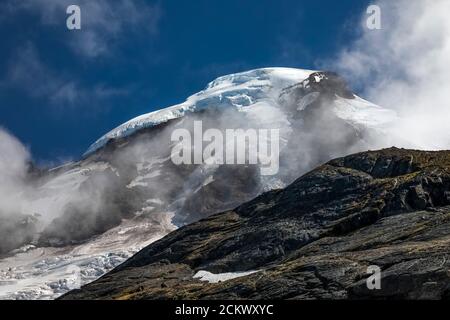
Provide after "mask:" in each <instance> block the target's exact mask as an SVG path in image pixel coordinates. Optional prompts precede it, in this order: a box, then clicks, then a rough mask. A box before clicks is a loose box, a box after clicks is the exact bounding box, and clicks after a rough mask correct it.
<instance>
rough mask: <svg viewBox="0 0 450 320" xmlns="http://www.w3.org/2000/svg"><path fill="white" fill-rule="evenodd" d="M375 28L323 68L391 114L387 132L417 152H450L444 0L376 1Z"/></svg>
mask: <svg viewBox="0 0 450 320" xmlns="http://www.w3.org/2000/svg"><path fill="white" fill-rule="evenodd" d="M377 4H378V5H379V6H380V8H381V22H382V29H381V30H369V29H367V28H366V19H367V17H368V15H364V16H363V21H362V33H361V35H360V37H359V38H358V39H357V40H356V41H355V42H354V43H353V44H352V45H350V46H349V47H347V48H346V49H345V50H343V51H342V52H341V53H340V54H339V55H338V57H337V59H336V60H335V61H334V62H333V63H329V64H328V65H327V67H328V68H330V69H334V70H336V71H337V72H338V73H340V74H341V75H342V76H343V77H344V78H346V79H347V80H348V81H350V82H351V83H352V84H353V85H354V86H355V87H356V86H359V87H362V88H363V91H364V94H363V96H364V97H365V98H367V99H368V100H370V101H372V102H374V103H377V104H379V105H381V106H383V107H386V108H391V109H394V110H396V111H397V112H398V113H399V116H400V119H401V120H400V122H399V123H395V124H394V126H393V128H391V129H392V131H393V132H394V133H395V135H396V138H397V139H396V140H395V141H396V142H395V144H396V145H397V146H400V145H403V144H404V143H403V142H402V140H403V139H405V140H408V141H412V142H413V143H414V144H415V146H416V147H417V148H420V149H448V148H450V130H449V124H450V19H449V17H448V15H449V12H450V1H447V0H415V1H408V0H396V1H389V0H381V1H378V2H377Z"/></svg>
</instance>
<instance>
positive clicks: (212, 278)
mask: <svg viewBox="0 0 450 320" xmlns="http://www.w3.org/2000/svg"><path fill="white" fill-rule="evenodd" d="M260 271H261V270H254V271H244V272H226V273H217V274H214V273H211V272H209V271H205V270H200V271H198V272H197V273H196V274H195V275H194V276H193V278H194V279H199V280H200V281H208V282H209V283H219V282H222V281H227V280H232V279H236V278H240V277H245V276H249V275H251V274H253V273H257V272H260Z"/></svg>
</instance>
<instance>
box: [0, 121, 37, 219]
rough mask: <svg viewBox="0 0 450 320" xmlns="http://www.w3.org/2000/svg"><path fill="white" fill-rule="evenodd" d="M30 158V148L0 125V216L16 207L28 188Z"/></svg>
mask: <svg viewBox="0 0 450 320" xmlns="http://www.w3.org/2000/svg"><path fill="white" fill-rule="evenodd" d="M29 160H30V154H29V152H28V150H27V149H26V148H25V147H24V146H23V145H22V144H21V143H20V141H19V140H17V139H16V138H15V137H13V136H12V135H11V134H9V133H8V132H7V131H5V130H4V129H2V128H1V127H0V179H1V183H0V208H1V210H0V217H1V215H2V214H3V213H4V212H8V211H13V210H14V209H15V208H16V205H17V203H18V200H19V198H20V194H21V193H22V192H23V191H24V189H26V184H25V178H26V174H27V166H28V161H29ZM19 203H20V202H19Z"/></svg>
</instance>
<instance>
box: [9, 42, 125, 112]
mask: <svg viewBox="0 0 450 320" xmlns="http://www.w3.org/2000/svg"><path fill="white" fill-rule="evenodd" d="M13 56H14V59H11V61H10V62H9V64H8V70H7V73H6V76H5V78H4V79H3V81H2V83H3V85H4V86H6V87H10V88H16V89H19V90H22V91H23V92H25V93H26V94H28V95H29V96H30V97H32V98H46V99H48V101H49V102H50V103H51V104H52V105H53V106H59V107H63V106H64V107H67V106H75V105H82V104H83V102H91V103H92V102H93V101H94V100H98V99H106V98H110V97H112V96H117V95H124V94H127V93H128V91H127V90H126V89H121V88H111V87H108V86H106V85H104V84H98V85H95V86H93V87H92V88H87V87H86V86H83V85H81V84H80V83H79V82H78V81H77V80H75V79H73V78H72V77H70V76H68V75H65V74H64V73H61V72H56V71H55V70H52V69H51V68H49V67H48V66H47V65H45V64H44V63H43V61H42V59H41V57H40V55H39V53H38V51H37V50H36V48H35V46H34V45H33V44H32V43H31V42H28V43H26V44H25V45H24V46H22V47H19V48H17V50H16V52H14V55H13Z"/></svg>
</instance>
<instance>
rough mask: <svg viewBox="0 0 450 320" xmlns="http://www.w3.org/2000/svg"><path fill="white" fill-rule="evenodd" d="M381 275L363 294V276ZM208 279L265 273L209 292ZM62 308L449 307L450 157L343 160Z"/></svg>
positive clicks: (158, 251) (177, 241)
mask: <svg viewBox="0 0 450 320" xmlns="http://www.w3.org/2000/svg"><path fill="white" fill-rule="evenodd" d="M370 265H377V266H379V267H380V268H381V269H382V280H381V290H368V289H367V286H366V278H367V277H368V276H369V274H367V267H368V266H370ZM199 270H207V271H210V272H213V273H224V272H235V271H246V270H260V271H259V272H257V273H254V274H252V275H249V276H246V277H241V278H236V279H233V280H228V281H224V282H219V283H216V284H210V283H208V282H202V281H199V280H196V279H193V275H194V274H195V273H196V272H197V271H199ZM62 298H63V299H361V298H381V299H385V298H397V299H450V151H441V152H423V151H412V150H403V149H395V148H391V149H386V150H381V151H373V152H364V153H360V154H355V155H351V156H347V157H344V158H339V159H336V160H333V161H330V162H328V163H327V164H324V165H322V166H320V167H318V168H317V169H315V170H313V171H311V172H309V173H307V174H306V175H304V176H302V177H301V178H299V179H297V180H296V181H295V182H294V183H292V184H291V185H290V186H289V187H287V188H285V189H283V190H276V191H272V192H268V193H265V194H263V195H261V196H259V197H257V198H256V199H254V200H252V201H250V202H248V203H245V204H244V205H241V206H239V207H238V208H236V209H235V210H232V211H227V212H223V213H220V214H216V215H214V216H211V217H209V218H207V219H204V220H201V221H199V222H196V223H193V224H191V225H188V226H186V227H183V228H181V229H179V230H177V231H175V232H173V233H171V234H169V235H168V236H166V237H165V238H163V239H161V240H160V241H158V242H155V243H153V244H152V245H150V246H148V247H147V248H145V249H144V250H142V251H141V252H139V253H138V254H136V255H135V256H134V257H132V258H131V259H129V260H128V261H127V262H125V263H124V264H122V265H120V266H119V267H117V268H116V269H115V270H113V271H112V272H110V273H108V274H107V275H105V276H103V277H102V278H101V279H99V280H97V281H95V282H93V283H91V284H89V285H86V286H84V287H83V288H81V289H80V290H75V291H72V292H70V293H68V294H66V295H65V296H63V297H62Z"/></svg>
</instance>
